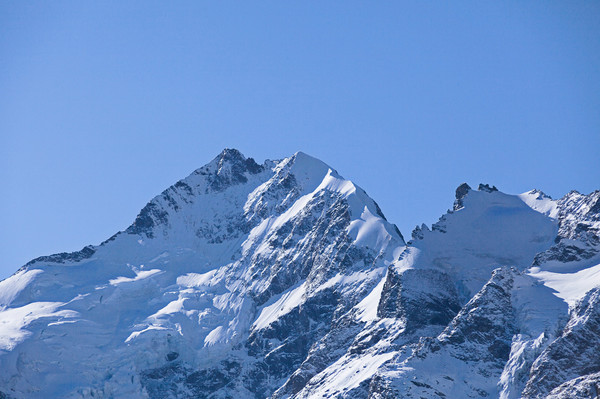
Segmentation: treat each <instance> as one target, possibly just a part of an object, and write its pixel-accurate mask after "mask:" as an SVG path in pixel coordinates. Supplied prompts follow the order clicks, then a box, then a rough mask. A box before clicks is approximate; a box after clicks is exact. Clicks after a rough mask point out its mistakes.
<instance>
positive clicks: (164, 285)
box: [0, 149, 600, 399]
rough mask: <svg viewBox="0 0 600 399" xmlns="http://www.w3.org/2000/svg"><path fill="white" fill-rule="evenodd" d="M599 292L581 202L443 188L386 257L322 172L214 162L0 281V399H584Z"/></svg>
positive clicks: (296, 159) (373, 223)
mask: <svg viewBox="0 0 600 399" xmlns="http://www.w3.org/2000/svg"><path fill="white" fill-rule="evenodd" d="M449 205H450V204H449ZM599 285H600V192H599V191H595V192H593V193H591V194H589V195H584V194H580V193H577V192H575V191H573V192H570V193H568V194H567V195H565V196H564V197H563V198H561V199H559V200H553V199H551V198H550V197H548V196H547V195H545V194H544V193H542V192H541V191H538V190H532V191H529V192H527V193H524V194H520V195H508V194H504V193H502V192H500V191H498V189H497V188H496V187H493V186H489V185H487V184H481V185H480V186H479V187H478V189H477V190H474V189H472V188H471V187H470V186H468V185H467V184H463V185H460V186H459V187H458V189H457V190H456V201H455V203H454V206H453V207H452V210H451V211H448V212H447V213H446V214H445V215H443V216H442V217H441V218H440V220H439V221H438V222H437V223H436V224H434V225H433V226H431V228H429V227H428V226H425V225H423V226H421V227H418V228H416V229H415V230H414V231H413V233H412V240H411V241H409V242H408V243H406V242H405V240H404V238H403V237H402V235H401V234H400V232H399V231H398V229H397V228H396V226H395V225H393V224H391V223H390V222H389V221H387V220H386V218H385V217H384V215H383V213H382V211H381V209H380V208H379V206H378V205H377V204H376V203H375V201H374V200H372V199H371V198H370V197H369V196H368V195H367V194H366V193H365V192H364V191H363V190H362V189H361V188H360V187H359V186H357V185H356V184H354V183H352V182H350V181H348V180H345V179H344V178H343V177H341V176H340V175H339V174H338V173H337V172H336V171H335V170H334V169H333V168H331V167H329V166H328V165H326V164H325V163H323V162H321V161H319V160H317V159H315V158H312V157H310V156H308V155H306V154H304V153H301V152H299V153H296V154H294V155H293V156H291V157H289V158H286V159H283V160H276V161H271V160H267V161H265V162H264V163H262V164H258V163H257V162H255V161H254V160H253V159H252V158H246V157H244V156H243V155H242V154H241V153H240V152H239V151H237V150H232V149H226V150H224V151H223V152H222V153H221V154H219V155H218V156H217V157H216V158H215V159H213V160H212V161H211V162H210V163H208V164H207V165H205V166H203V167H202V168H200V169H198V170H196V171H194V172H193V173H192V174H191V175H190V176H188V177H186V178H185V179H183V180H180V181H179V182H177V183H175V184H174V185H173V186H171V187H169V188H168V189H166V190H165V191H163V192H162V193H161V194H160V195H158V196H157V197H155V198H154V199H152V200H151V201H150V202H149V203H148V204H147V205H146V206H145V207H144V208H143V209H142V210H141V212H140V213H139V215H138V216H137V218H135V221H134V222H133V224H132V225H131V226H129V227H128V228H127V229H126V230H125V231H123V232H119V233H117V234H115V235H114V236H112V237H110V238H109V239H107V240H106V241H104V242H103V243H101V244H100V245H90V246H87V247H85V248H83V249H82V250H81V251H79V252H75V253H60V254H56V255H50V256H43V257H40V258H37V259H34V260H32V261H31V262H29V263H27V264H26V265H25V266H23V267H22V268H20V269H19V270H18V271H17V272H16V273H15V274H14V275H13V276H11V277H10V278H8V279H6V280H4V281H2V282H0V398H15V399H16V398H19V399H20V398H125V397H127V398H215V399H216V398H235V399H244V398H326V397H328V398H380V399H383V398H404V397H407V398H408V397H414V398H421V397H424V398H432V397H441V398H444V397H446V398H468V397H501V398H521V397H524V398H589V397H595V396H594V395H596V396H597V395H598V387H599V386H600V356H599V355H598V353H599V352H598V348H600V311H599V309H600V288H598V286H599Z"/></svg>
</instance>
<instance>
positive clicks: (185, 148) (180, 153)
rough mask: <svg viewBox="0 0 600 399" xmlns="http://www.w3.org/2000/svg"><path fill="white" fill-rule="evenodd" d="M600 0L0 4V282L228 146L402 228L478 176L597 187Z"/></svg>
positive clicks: (112, 221) (126, 220)
mask: <svg viewBox="0 0 600 399" xmlns="http://www.w3.org/2000/svg"><path fill="white" fill-rule="evenodd" d="M598 21H600V3H599V2H597V1H587V2H579V1H572V2H558V1H547V2H517V1H508V2H487V1H485V2H458V3H457V2H452V3H451V2H395V1H394V2H377V3H372V2H355V1H344V2H342V1H331V2H275V1H273V2H256V3H255V2H227V1H226V2H153V3H152V2H151V3H148V2H143V3H142V2H122V1H118V2H117V1H115V2H110V1H106V2H2V3H1V4H0V162H1V164H0V179H1V183H0V186H1V187H2V189H1V190H2V191H1V195H0V207H1V208H0V209H2V212H1V213H0V214H1V216H0V227H1V229H0V259H1V260H0V278H3V277H7V276H8V275H10V274H11V273H12V272H14V271H15V270H16V269H17V268H19V267H20V266H21V265H22V264H24V263H25V262H27V261H29V260H30V259H32V258H34V257H37V256H40V255H47V254H51V253H56V252H62V251H73V250H78V249H80V248H81V247H83V246H84V245H87V244H97V243H99V242H100V241H102V240H104V239H105V238H107V237H109V236H111V235H112V234H113V233H115V232H116V231H118V230H122V229H124V228H126V227H127V226H128V225H129V224H130V223H131V222H132V221H133V219H134V218H135V215H136V214H137V212H138V211H139V209H141V208H142V207H143V205H144V204H145V203H146V202H147V201H148V200H150V199H151V198H152V197H153V196H154V195H156V194H158V193H160V192H161V191H162V190H163V189H164V188H166V187H167V186H169V185H170V184H172V183H174V182H175V181H177V180H178V179H180V178H182V177H185V176H186V175H187V174H189V173H190V172H191V171H192V170H194V169H196V168H198V167H200V166H202V165H204V164H205V163H207V162H208V161H210V160H211V159H212V158H213V157H214V156H216V155H217V154H218V153H219V152H220V151H221V150H222V149H223V148H225V147H234V148H238V149H239V150H241V151H242V152H243V153H244V154H245V155H246V156H251V157H254V158H255V159H256V160H257V161H259V162H262V161H263V160H264V159H266V158H270V159H277V158H282V157H286V156H289V155H291V154H293V153H294V152H296V151H298V150H301V151H304V152H306V153H308V154H311V155H313V156H315V157H317V158H320V159H322V160H323V161H325V162H327V163H328V164H330V165H331V166H332V167H334V168H336V169H337V170H338V171H339V172H340V173H341V174H342V175H343V176H344V177H346V178H349V179H351V180H353V181H355V182H356V183H357V184H359V185H360V186H362V187H363V188H364V189H365V190H366V191H367V192H368V193H369V194H370V195H371V196H372V197H373V198H374V199H375V200H376V201H377V202H378V203H379V204H380V206H381V208H382V209H383V211H384V213H385V214H386V216H387V217H388V219H389V220H390V221H392V222H394V223H396V224H397V225H398V226H399V228H400V230H401V231H402V232H403V234H404V235H405V236H406V237H409V236H410V232H411V230H412V228H413V227H414V226H415V225H416V224H417V223H419V224H420V223H422V222H425V223H427V224H430V223H432V222H435V221H436V220H437V218H438V217H439V216H440V215H441V214H442V213H444V212H445V211H446V209H448V208H449V207H451V206H452V202H453V197H454V189H455V188H456V186H458V185H459V184H460V183H462V182H464V181H466V182H468V183H469V184H471V185H472V186H476V185H477V184H478V183H480V182H487V183H491V184H494V185H496V186H498V188H500V189H501V190H502V191H505V192H508V193H519V192H523V191H527V190H529V189H531V188H534V187H535V188H539V189H542V190H544V191H545V192H547V193H548V194H550V195H552V196H553V197H560V196H562V195H563V194H565V193H566V192H568V191H569V190H571V189H576V190H579V191H581V192H584V193H587V192H590V191H593V190H595V189H600V162H599V160H598V159H599V157H598V154H599V149H600V112H599V110H600V23H598Z"/></svg>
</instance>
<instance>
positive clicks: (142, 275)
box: [108, 265, 163, 285]
mask: <svg viewBox="0 0 600 399" xmlns="http://www.w3.org/2000/svg"><path fill="white" fill-rule="evenodd" d="M142 267H143V265H142ZM134 272H135V277H123V276H120V277H117V278H114V279H111V280H109V281H108V282H109V284H111V285H119V284H123V283H131V282H134V281H139V280H143V279H146V278H148V277H151V276H153V275H155V274H158V273H162V272H163V271H162V270H160V269H152V270H141V271H134Z"/></svg>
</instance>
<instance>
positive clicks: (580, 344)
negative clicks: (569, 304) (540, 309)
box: [523, 288, 600, 398]
mask: <svg viewBox="0 0 600 399" xmlns="http://www.w3.org/2000/svg"><path fill="white" fill-rule="evenodd" d="M598 348H600V288H596V289H594V290H592V291H590V292H589V293H588V294H587V295H586V296H585V297H584V298H583V299H582V300H581V301H580V302H579V303H578V304H577V306H576V307H575V309H573V311H572V312H571V317H570V319H569V322H568V323H567V325H566V326H565V328H564V330H563V331H562V334H561V335H560V336H559V337H558V338H557V339H556V340H554V341H553V342H552V343H551V344H550V345H548V347H547V348H546V349H545V350H544V351H543V352H542V353H541V355H540V356H539V357H538V358H537V359H536V361H535V363H534V364H533V367H532V368H531V376H530V378H529V381H528V382H527V386H526V387H525V390H524V391H523V396H524V397H531V398H537V397H544V396H546V395H548V394H549V393H550V392H551V391H553V390H554V389H555V388H556V389H557V390H556V391H555V392H554V393H553V395H556V396H558V397H560V395H559V393H560V392H562V394H564V392H566V389H567V387H569V386H573V385H578V386H580V387H581V389H583V388H584V386H587V387H593V384H591V381H597V380H598V378H597V375H596V374H597V373H600V352H599V351H598ZM578 377H582V378H578ZM583 377H585V378H583ZM572 380H577V381H576V382H573V381H572ZM563 384H567V385H566V386H563V387H561V388H557V387H559V386H561V385H563ZM582 384H583V385H582ZM590 384H591V385H590ZM592 397H593V396H592Z"/></svg>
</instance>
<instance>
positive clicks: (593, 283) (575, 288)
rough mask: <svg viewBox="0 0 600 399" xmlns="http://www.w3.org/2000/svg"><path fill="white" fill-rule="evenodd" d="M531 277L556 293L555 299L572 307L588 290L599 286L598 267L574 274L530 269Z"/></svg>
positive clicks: (599, 272)
mask: <svg viewBox="0 0 600 399" xmlns="http://www.w3.org/2000/svg"><path fill="white" fill-rule="evenodd" d="M531 276H533V277H535V278H537V279H539V280H541V281H543V283H544V284H545V285H546V286H548V287H550V288H552V289H553V290H555V291H556V296H557V297H559V298H562V299H563V300H564V301H565V302H567V303H568V304H569V306H570V307H573V306H574V305H575V303H576V302H577V301H578V300H579V299H581V298H583V296H584V295H585V294H586V293H587V292H588V291H589V290H591V289H593V288H595V287H598V286H600V265H595V266H592V267H589V268H586V269H583V270H579V271H577V272H575V273H556V272H550V271H544V270H541V269H540V268H532V269H531Z"/></svg>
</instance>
